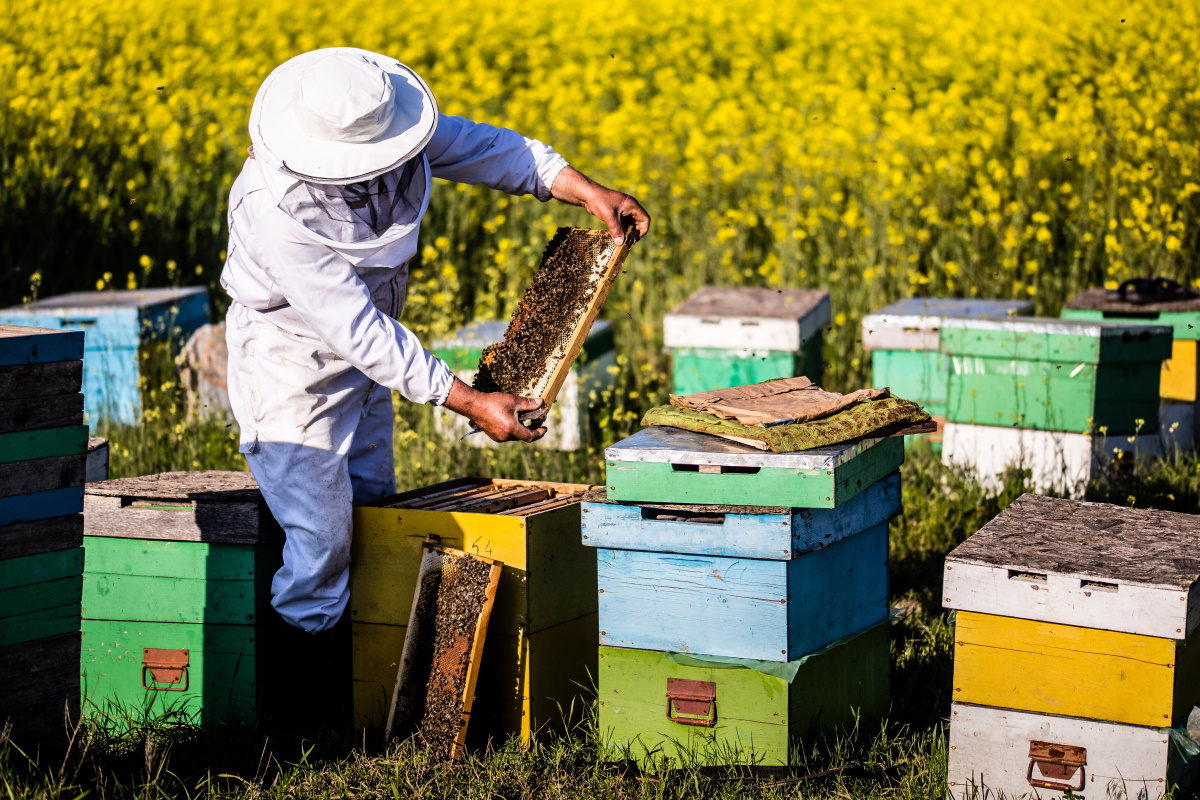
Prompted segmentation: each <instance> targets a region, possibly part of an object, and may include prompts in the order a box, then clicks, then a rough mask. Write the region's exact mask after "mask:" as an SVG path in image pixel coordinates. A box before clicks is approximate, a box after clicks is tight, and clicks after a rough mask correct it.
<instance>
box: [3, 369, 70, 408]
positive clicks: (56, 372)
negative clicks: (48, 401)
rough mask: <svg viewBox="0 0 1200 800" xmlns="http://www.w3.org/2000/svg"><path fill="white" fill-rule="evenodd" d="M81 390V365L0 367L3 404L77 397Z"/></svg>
mask: <svg viewBox="0 0 1200 800" xmlns="http://www.w3.org/2000/svg"><path fill="white" fill-rule="evenodd" d="M82 386H83V362H82V361H50V362H47V363H43V364H25V365H14V366H8V367H0V398H3V399H5V400H19V399H21V398H25V397H47V396H51V395H59V394H78V393H79V390H80V388H82Z"/></svg>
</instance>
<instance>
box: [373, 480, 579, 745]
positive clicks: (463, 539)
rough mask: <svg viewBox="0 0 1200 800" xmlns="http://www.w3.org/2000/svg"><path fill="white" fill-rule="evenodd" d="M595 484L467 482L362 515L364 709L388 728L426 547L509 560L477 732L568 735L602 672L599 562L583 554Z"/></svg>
mask: <svg viewBox="0 0 1200 800" xmlns="http://www.w3.org/2000/svg"><path fill="white" fill-rule="evenodd" d="M589 488H591V487H588V486H584V485H578V484H562V483H540V482H530V481H506V480H486V479H476V478H464V479H461V480H456V481H449V482H446V483H440V484H436V485H434V486H430V487H427V488H424V489H417V490H414V491H411V492H405V493H403V494H400V495H396V496H395V497H391V498H388V499H387V500H384V501H382V502H381V503H380V504H379V505H377V506H370V507H366V506H362V507H357V508H355V510H354V544H353V547H352V549H351V555H350V561H351V563H350V617H351V620H352V621H353V634H354V646H353V652H354V656H353V657H354V712H355V718H356V722H357V724H358V725H359V727H381V726H382V725H383V722H384V720H385V719H386V714H387V708H388V703H390V701H391V696H392V688H393V687H394V685H395V680H396V669H397V664H398V661H399V659H400V653H401V651H402V650H403V646H404V632H405V626H406V625H407V623H408V616H409V611H410V609H411V606H412V598H413V594H414V592H415V591H416V576H417V569H418V564H419V562H420V557H421V545H422V543H423V542H424V541H425V540H426V538H428V537H433V538H436V539H437V540H438V541H439V542H440V543H441V544H443V545H445V546H448V547H454V548H457V549H461V550H466V551H467V552H470V553H476V554H478V555H482V556H486V557H488V558H494V559H496V560H498V561H501V562H503V564H504V569H503V571H502V573H501V578H500V586H499V589H498V590H497V592H496V604H495V607H494V608H493V610H492V616H491V621H490V622H489V624H488V632H487V640H486V643H485V646H484V652H483V662H482V666H481V668H480V674H479V683H478V688H477V690H476V699H475V706H474V708H473V709H472V712H471V713H472V722H471V729H470V732H469V735H470V736H471V737H472V738H476V737H478V736H481V735H497V736H502V735H505V734H519V735H520V736H521V738H522V739H523V740H525V741H528V740H529V739H530V738H531V737H532V735H533V733H534V732H536V731H538V730H541V729H547V728H559V729H561V728H562V727H563V725H564V724H566V722H567V721H568V720H566V719H564V717H565V716H566V715H567V713H568V712H570V711H571V710H572V709H573V710H574V711H575V713H579V711H580V710H581V709H582V707H583V704H584V700H585V695H586V694H587V691H588V690H587V689H585V688H584V687H589V686H590V685H591V682H592V680H593V676H594V675H595V673H596V653H597V651H596V642H597V640H598V635H599V634H598V630H597V627H596V625H597V623H596V596H597V592H596V558H595V551H594V550H593V549H592V548H587V547H584V546H583V542H582V538H581V535H580V508H579V501H580V498H581V497H582V495H583V493H584V492H586V491H587V490H588V489H589Z"/></svg>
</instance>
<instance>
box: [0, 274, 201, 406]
mask: <svg viewBox="0 0 1200 800" xmlns="http://www.w3.org/2000/svg"><path fill="white" fill-rule="evenodd" d="M208 319H209V306H208V291H207V290H206V289H204V288H202V287H193V288H187V289H182V288H181V289H134V290H130V291H107V292H76V293H73V294H65V295H59V296H57V297H47V298H45V299H42V300H38V301H36V302H33V303H28V304H26V305H21V306H13V307H11V308H6V309H2V310H0V323H8V324H13V325H34V326H39V327H43V328H54V329H69V330H80V331H85V332H86V333H87V343H86V352H85V353H84V355H83V361H84V364H83V393H84V396H85V397H86V402H87V409H86V410H87V414H88V419H89V421H91V422H93V423H94V422H96V421H97V420H101V419H103V420H106V421H109V422H122V423H132V422H136V421H137V420H138V418H140V417H141V411H142V404H141V395H140V392H139V385H140V384H139V379H140V378H141V377H143V375H142V372H141V366H142V363H143V359H142V357H141V355H142V353H143V352H144V348H145V347H147V346H149V345H151V344H153V343H156V342H169V343H171V344H172V345H177V344H179V343H181V342H182V341H183V340H185V339H186V337H187V336H188V334H190V333H191V332H192V331H194V330H195V329H196V328H198V327H199V326H201V325H203V324H204V323H206V322H208Z"/></svg>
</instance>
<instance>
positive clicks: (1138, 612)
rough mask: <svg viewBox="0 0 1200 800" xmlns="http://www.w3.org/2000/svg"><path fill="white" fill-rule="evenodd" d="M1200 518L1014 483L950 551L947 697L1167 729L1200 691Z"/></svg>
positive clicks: (946, 584) (946, 582)
mask: <svg viewBox="0 0 1200 800" xmlns="http://www.w3.org/2000/svg"><path fill="white" fill-rule="evenodd" d="M1197 546H1200V517H1196V516H1193V515H1190V514H1179V513H1173V512H1166V511H1152V510H1142V509H1129V508H1122V507H1119V506H1110V505H1104V504H1100V503H1081V502H1075V501H1071V500H1059V499H1052V498H1046V497H1040V496H1038V495H1031V494H1026V495H1022V496H1021V497H1020V498H1018V499H1017V500H1016V501H1014V502H1013V503H1012V505H1010V506H1009V507H1008V508H1007V509H1005V511H1004V512H1002V513H1001V514H1000V515H999V516H998V517H996V518H995V519H994V520H992V521H991V522H989V523H988V524H987V525H985V526H984V527H983V528H981V529H980V530H979V532H978V533H976V534H975V535H974V536H972V537H971V538H969V539H968V540H967V541H966V542H964V543H963V544H961V545H959V546H958V547H957V548H956V549H955V550H954V551H953V552H952V553H951V554H950V555H949V556H948V557H947V559H946V571H945V578H944V586H943V595H944V596H943V603H944V605H945V606H946V607H947V608H951V609H955V610H956V611H957V630H956V633H955V643H956V646H955V656H954V699H955V700H956V701H959V702H964V703H973V704H976V705H986V706H996V707H1004V708H1010V709H1014V710H1017V711H1028V712H1032V713H1038V714H1056V715H1060V716H1066V717H1081V718H1088V719H1098V720H1102V721H1105V722H1119V723H1126V724H1131V725H1143V726H1156V727H1171V726H1174V725H1178V724H1180V723H1182V722H1186V719H1187V715H1188V713H1189V712H1190V710H1191V709H1192V707H1193V706H1194V705H1195V704H1196V701H1197V700H1200V634H1197V633H1196V630H1197V627H1198V625H1200V559H1197V558H1196V557H1195V553H1196V552H1197Z"/></svg>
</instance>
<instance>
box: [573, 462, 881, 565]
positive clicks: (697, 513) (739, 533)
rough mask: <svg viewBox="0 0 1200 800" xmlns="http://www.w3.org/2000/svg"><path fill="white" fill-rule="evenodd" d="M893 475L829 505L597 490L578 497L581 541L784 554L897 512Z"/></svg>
mask: <svg viewBox="0 0 1200 800" xmlns="http://www.w3.org/2000/svg"><path fill="white" fill-rule="evenodd" d="M900 510H901V506H900V475H899V474H895V473H894V474H892V475H889V476H887V477H886V478H884V479H882V480H880V481H877V482H875V483H874V484H872V485H871V486H870V487H868V488H867V489H866V491H864V492H863V493H862V494H860V495H858V496H857V497H855V498H853V499H852V500H850V502H848V503H846V504H845V505H843V506H840V507H838V508H836V509H825V508H797V509H791V508H774V509H771V508H755V507H752V506H751V507H746V506H729V507H727V508H722V507H720V506H704V507H700V508H698V507H696V506H684V505H672V504H666V505H658V506H656V505H648V504H632V503H618V502H616V501H613V500H607V499H606V498H603V497H602V496H600V495H599V493H597V496H592V495H589V496H588V501H587V502H585V503H584V504H583V542H584V544H586V545H588V546H589V547H607V548H609V549H615V550H649V551H656V552H669V553H685V554H694V555H716V556H736V557H741V558H767V559H781V560H787V559H792V558H798V557H800V556H801V555H802V554H804V553H809V552H811V551H813V550H819V549H821V548H822V547H828V546H829V545H831V544H834V543H835V542H839V541H841V540H842V539H845V538H846V537H847V536H852V535H854V534H856V533H859V532H860V531H863V530H866V529H867V528H870V527H872V526H875V525H878V524H879V523H881V522H886V521H887V520H889V519H891V518H892V517H894V516H896V515H897V514H899V513H900Z"/></svg>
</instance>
